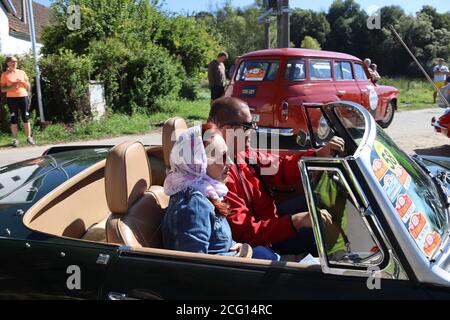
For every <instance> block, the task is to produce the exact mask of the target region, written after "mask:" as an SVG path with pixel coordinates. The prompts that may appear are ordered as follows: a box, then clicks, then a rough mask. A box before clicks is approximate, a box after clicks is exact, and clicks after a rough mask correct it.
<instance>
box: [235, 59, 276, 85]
mask: <svg viewBox="0 0 450 320" xmlns="http://www.w3.org/2000/svg"><path fill="white" fill-rule="evenodd" d="M279 66H280V63H279V62H278V61H267V60H265V61H261V60H248V61H243V62H241V65H240V66H239V70H238V72H237V74H236V81H272V80H275V79H276V77H277V74H278V69H279Z"/></svg>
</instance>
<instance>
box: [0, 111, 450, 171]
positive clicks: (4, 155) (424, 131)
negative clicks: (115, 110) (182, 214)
mask: <svg viewBox="0 0 450 320" xmlns="http://www.w3.org/2000/svg"><path fill="white" fill-rule="evenodd" d="M442 112H443V109H439V108H435V109H425V110H413V111H403V112H398V113H396V114H395V117H394V121H393V122H392V124H391V126H390V127H389V128H388V129H387V130H386V131H387V133H388V134H389V136H391V138H393V140H394V141H395V142H396V143H397V144H398V145H399V146H400V147H401V148H403V150H405V151H406V152H407V153H410V154H412V153H414V152H416V153H420V154H430V155H443V156H449V157H450V139H449V138H447V137H444V136H443V135H442V134H437V133H435V132H434V130H433V128H432V127H431V125H430V122H431V118H432V117H433V116H439V115H441V114H442ZM129 139H135V140H139V141H142V142H143V143H144V144H149V145H152V144H155V145H159V144H161V133H160V132H155V133H149V134H145V135H129V136H122V137H116V138H112V139H102V140H95V141H83V142H72V143H69V144H66V145H89V144H96V145H115V144H118V143H120V142H123V141H126V140H129ZM51 146H52V145H45V146H36V147H22V148H17V149H12V148H2V149H0V167H2V166H4V165H8V164H11V163H14V162H17V161H21V160H24V159H28V158H33V157H38V156H40V155H41V154H42V153H43V152H44V151H45V150H46V149H48V148H50V147H51Z"/></svg>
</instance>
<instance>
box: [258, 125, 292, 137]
mask: <svg viewBox="0 0 450 320" xmlns="http://www.w3.org/2000/svg"><path fill="white" fill-rule="evenodd" d="M256 131H257V132H258V133H266V134H276V135H280V136H283V137H291V136H293V135H294V129H293V128H268V127H258V129H256Z"/></svg>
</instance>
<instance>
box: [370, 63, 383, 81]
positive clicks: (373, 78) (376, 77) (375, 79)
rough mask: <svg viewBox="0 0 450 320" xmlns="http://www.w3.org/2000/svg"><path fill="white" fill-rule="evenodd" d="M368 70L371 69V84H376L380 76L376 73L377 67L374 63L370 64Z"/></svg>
mask: <svg viewBox="0 0 450 320" xmlns="http://www.w3.org/2000/svg"><path fill="white" fill-rule="evenodd" d="M370 68H371V69H372V73H373V77H372V80H373V82H375V83H377V82H378V80H380V79H381V76H380V74H379V73H378V66H377V65H376V64H375V63H372V64H371V65H370Z"/></svg>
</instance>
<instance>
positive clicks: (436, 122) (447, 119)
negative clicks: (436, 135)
mask: <svg viewBox="0 0 450 320" xmlns="http://www.w3.org/2000/svg"><path fill="white" fill-rule="evenodd" d="M431 125H432V126H433V127H434V130H435V131H436V132H440V133H442V134H444V135H446V136H447V137H449V138H450V132H449V130H448V128H450V109H447V110H445V112H444V114H443V115H442V116H440V117H439V119H436V118H435V117H433V118H432V119H431Z"/></svg>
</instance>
